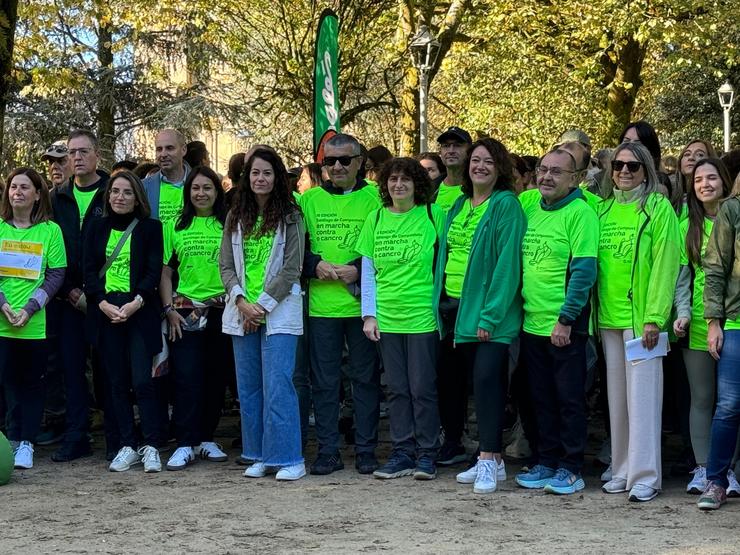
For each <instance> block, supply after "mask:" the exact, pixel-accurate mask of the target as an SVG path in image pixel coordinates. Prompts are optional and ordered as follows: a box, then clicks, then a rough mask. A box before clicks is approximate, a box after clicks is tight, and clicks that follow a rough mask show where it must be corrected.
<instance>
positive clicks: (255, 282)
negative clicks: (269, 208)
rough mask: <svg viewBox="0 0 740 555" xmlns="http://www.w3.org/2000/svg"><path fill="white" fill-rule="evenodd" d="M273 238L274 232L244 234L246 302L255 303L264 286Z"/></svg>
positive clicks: (256, 227)
mask: <svg viewBox="0 0 740 555" xmlns="http://www.w3.org/2000/svg"><path fill="white" fill-rule="evenodd" d="M261 225H262V220H261V219H260V218H258V219H257V223H256V224H255V226H254V227H255V229H259V228H260V226H261ZM274 240H275V232H274V231H272V232H270V233H268V234H266V235H262V236H260V237H256V236H255V235H246V236H245V237H244V276H245V280H246V283H245V284H244V292H245V293H246V294H247V298H246V301H247V302H248V303H256V302H257V299H258V298H259V296H260V295H261V294H262V291H263V290H264V288H265V274H266V272H267V261H268V260H269V259H270V252H271V251H272V243H273V241H274Z"/></svg>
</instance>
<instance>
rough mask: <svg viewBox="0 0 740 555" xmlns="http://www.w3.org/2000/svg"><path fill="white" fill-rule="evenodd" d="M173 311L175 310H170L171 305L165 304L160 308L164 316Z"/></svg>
mask: <svg viewBox="0 0 740 555" xmlns="http://www.w3.org/2000/svg"><path fill="white" fill-rule="evenodd" d="M173 310H175V309H174V308H172V305H171V304H166V305H164V306H163V307H162V311H163V312H164V313H165V314H169V313H170V312H172V311H173Z"/></svg>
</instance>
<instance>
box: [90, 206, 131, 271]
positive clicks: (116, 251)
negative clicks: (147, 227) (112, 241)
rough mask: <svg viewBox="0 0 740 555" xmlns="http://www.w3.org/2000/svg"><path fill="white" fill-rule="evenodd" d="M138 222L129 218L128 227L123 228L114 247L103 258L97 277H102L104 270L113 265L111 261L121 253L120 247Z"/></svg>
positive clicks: (121, 247)
mask: <svg viewBox="0 0 740 555" xmlns="http://www.w3.org/2000/svg"><path fill="white" fill-rule="evenodd" d="M138 223H139V220H138V219H137V218H134V219H133V220H131V223H130V224H128V227H127V228H126V229H125V230H124V232H123V235H121V238H120V239H119V240H118V243H116V247H115V248H114V249H113V252H112V253H110V256H109V257H108V258H106V259H105V264H103V267H102V268H100V271H99V272H98V277H99V278H102V277H103V276H105V272H107V271H108V270H109V269H110V267H111V266H112V265H113V262H114V261H115V260H116V258H118V255H119V254H121V249H123V245H124V244H125V243H126V240H127V239H128V238H129V235H131V232H132V231H133V230H134V228H135V227H136V224H138Z"/></svg>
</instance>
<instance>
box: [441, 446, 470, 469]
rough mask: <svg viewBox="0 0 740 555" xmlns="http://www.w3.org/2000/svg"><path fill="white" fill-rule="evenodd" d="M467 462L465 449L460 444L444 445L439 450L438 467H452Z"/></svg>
mask: <svg viewBox="0 0 740 555" xmlns="http://www.w3.org/2000/svg"><path fill="white" fill-rule="evenodd" d="M467 460H468V454H467V453H466V452H465V447H463V446H462V445H461V444H460V443H445V444H444V445H442V448H441V449H440V450H439V458H438V459H437V464H438V465H439V466H452V465H453V464H459V463H462V462H466V461H467Z"/></svg>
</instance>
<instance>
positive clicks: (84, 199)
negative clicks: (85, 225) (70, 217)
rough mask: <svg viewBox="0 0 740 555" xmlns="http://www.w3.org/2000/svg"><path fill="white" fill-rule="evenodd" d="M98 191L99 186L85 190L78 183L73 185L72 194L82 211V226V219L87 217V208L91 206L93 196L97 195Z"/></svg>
mask: <svg viewBox="0 0 740 555" xmlns="http://www.w3.org/2000/svg"><path fill="white" fill-rule="evenodd" d="M97 192H98V189H97V187H95V188H92V189H90V190H85V191H83V190H80V188H79V187H77V185H74V186H73V191H72V194H73V195H74V197H75V202H76V203H77V209H78V210H79V211H80V228H82V221H83V220H84V219H85V214H87V209H88V208H90V203H92V200H93V197H95V193H97Z"/></svg>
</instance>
